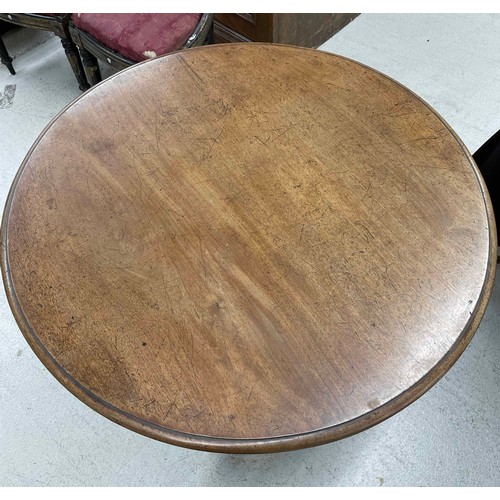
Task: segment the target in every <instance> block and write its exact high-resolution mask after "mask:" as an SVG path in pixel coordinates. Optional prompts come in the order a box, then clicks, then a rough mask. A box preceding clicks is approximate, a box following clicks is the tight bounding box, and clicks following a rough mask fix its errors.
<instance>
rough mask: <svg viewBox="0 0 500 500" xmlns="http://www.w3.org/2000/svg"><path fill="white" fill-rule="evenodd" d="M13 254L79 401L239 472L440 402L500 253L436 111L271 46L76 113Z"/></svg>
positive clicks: (216, 48) (52, 131) (9, 237)
mask: <svg viewBox="0 0 500 500" xmlns="http://www.w3.org/2000/svg"><path fill="white" fill-rule="evenodd" d="M89 123H92V124H93V126H92V127H89ZM75 138H77V139H75ZM1 243H2V244H1V250H2V253H1V264H2V273H3V279H4V283H5V287H6V292H7V296H8V299H9V302H10V305H11V308H12V311H13V313H14V315H15V318H16V320H17V322H18V324H19V327H20V328H21V330H22V332H23V334H24V335H25V337H26V339H27V341H28V342H29V344H30V346H31V347H32V349H33V350H34V352H35V353H36V354H37V355H38V356H39V358H40V359H41V361H42V362H43V363H44V364H45V366H46V367H47V368H48V369H49V370H50V371H51V372H52V374H53V375H54V376H55V377H56V378H57V379H58V380H59V381H60V382H61V383H62V384H63V385H64V386H65V387H67V388H68V389H69V390H70V391H71V392H72V393H73V394H75V395H76V396H77V397H78V398H80V399H81V400H82V401H84V402H85V403H86V404H88V405H89V406H91V407H92V408H94V409H95V410H97V411H98V412H100V413H102V414H103V415H105V416H106V417H108V418H110V419H111V420H113V421H114V422H117V423H119V424H121V425H124V426H126V427H128V428H130V429H132V430H135V431H137V432H140V433H142V434H145V435H147V436H150V437H152V438H155V439H159V440H162V441H166V442H169V443H173V444H177V445H180V446H186V447H190V448H198V449H203V450H212V451H222V452H235V453H244V452H271V451H281V450H292V449H297V448H302V447H307V446H314V445H319V444H322V443H326V442H329V441H332V440H335V439H340V438H344V437H346V436H349V435H351V434H353V433H356V432H359V431H362V430H364V429H366V428H368V427H370V426H373V425H374V424H376V423H378V422H380V421H382V420H384V419H386V418H388V417H390V416H391V415H393V414H394V413H396V412H398V411H399V410H401V409H402V408H404V407H405V406H407V405H408V404H410V403H411V402H412V401H414V400H415V399H417V398H418V397H419V396H421V395H422V394H423V393H424V392H426V391H427V390H428V389H429V388H430V387H431V386H432V385H433V384H435V383H436V382H437V381H438V380H439V379H440V377H442V376H443V375H444V373H445V372H446V371H447V370H448V369H449V368H450V367H451V366H452V364H453V363H454V362H455V361H456V360H457V358H458V357H459V356H460V354H461V353H462V352H463V350H464V349H465V347H466V346H467V344H468V343H469V341H470V340H471V338H472V336H473V335H474V332H475V331H476V329H477V327H478V325H479V322H480V321H481V318H482V316H483V313H484V311H485V308H486V305H487V303H488V300H489V297H490V295H491V290H492V283H493V279H494V274H495V264H496V249H497V247H496V231H495V223H494V218H493V211H492V207H491V203H490V200H489V198H488V196H487V194H486V191H485V186H484V184H483V181H482V178H481V176H480V175H479V174H478V170H477V167H476V165H475V164H474V162H473V160H472V158H471V156H470V154H469V153H468V152H467V150H466V149H465V147H464V145H463V143H462V142H461V141H460V139H459V138H458V137H457V136H456V134H455V133H454V132H453V131H452V130H451V129H450V128H449V126H448V125H446V123H445V122H444V121H443V120H442V119H441V118H440V117H439V116H438V115H437V114H436V113H435V111H433V110H432V109H431V108H430V107H429V106H428V105H427V104H426V103H424V102H423V101H422V100H421V99H419V98H418V97H417V96H416V95H414V94H413V93H411V92H410V91H409V90H407V89H406V88H404V87H403V86H401V85H399V84H398V83H397V82H395V81H393V80H391V79H389V78H387V77H386V76H384V75H381V74H380V73H378V72H376V71H374V70H372V69H370V68H367V67H366V66H363V65H361V64H358V63H356V62H353V61H350V60H347V59H344V58H342V57H339V56H335V55H332V54H327V53H322V52H320V51H316V50H307V49H302V48H296V47H290V46H283V45H268V44H225V45H213V46H208V47H199V48H195V49H191V50H189V51H182V52H178V53H175V54H172V55H170V56H166V57H161V58H158V59H154V60H151V61H148V62H145V63H142V64H138V65H135V66H133V67H131V68H129V69H128V70H126V71H123V72H121V73H118V74H117V75H114V76H113V77H111V78H109V79H108V80H107V81H106V82H104V83H103V84H101V85H99V86H97V87H95V88H94V89H93V90H91V91H90V92H88V93H86V94H85V96H83V97H82V98H79V99H77V100H75V101H73V102H72V103H71V104H70V105H69V106H68V107H67V108H66V109H65V110H64V111H62V112H61V113H60V114H59V116H57V117H56V118H55V119H54V120H53V121H52V123H51V124H50V125H49V126H48V127H47V128H46V130H45V131H44V132H43V133H42V134H41V136H40V137H39V139H38V140H37V142H36V143H35V145H34V146H33V148H32V149H31V151H30V152H29V153H28V155H27V157H26V159H25V160H24V162H23V164H22V166H21V168H20V170H19V173H18V174H17V176H16V178H15V181H14V185H13V187H12V189H11V191H10V194H9V198H8V201H7V205H6V208H5V213H4V218H3V224H2V239H1ZM423 431H424V430H423Z"/></svg>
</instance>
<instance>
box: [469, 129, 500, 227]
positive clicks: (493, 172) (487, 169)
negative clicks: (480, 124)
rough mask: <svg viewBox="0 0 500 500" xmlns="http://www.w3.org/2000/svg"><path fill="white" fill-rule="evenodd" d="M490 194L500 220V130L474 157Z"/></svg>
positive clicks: (497, 218) (496, 218)
mask: <svg viewBox="0 0 500 500" xmlns="http://www.w3.org/2000/svg"><path fill="white" fill-rule="evenodd" d="M472 157H473V158H474V161H475V162H476V164H477V166H478V167H479V170H480V171H481V174H482V176H483V178H484V182H485V183H486V187H487V188H488V191H489V193H490V198H491V204H492V205H493V212H494V213H495V220H496V221H498V220H500V130H499V131H498V132H497V133H496V134H495V135H493V136H491V137H490V138H489V139H488V140H487V141H486V142H485V143H484V144H483V145H482V146H481V147H480V148H479V149H478V150H477V151H476V152H475V153H474V154H473V155H472Z"/></svg>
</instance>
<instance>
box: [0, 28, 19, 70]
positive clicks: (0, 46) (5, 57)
mask: <svg viewBox="0 0 500 500" xmlns="http://www.w3.org/2000/svg"><path fill="white" fill-rule="evenodd" d="M0 58H1V60H2V64H5V66H7V68H8V69H9V71H10V74H11V75H15V74H16V72H15V71H14V66H12V57H10V56H9V53H8V52H7V49H6V48H5V45H4V43H3V40H2V37H1V36H0Z"/></svg>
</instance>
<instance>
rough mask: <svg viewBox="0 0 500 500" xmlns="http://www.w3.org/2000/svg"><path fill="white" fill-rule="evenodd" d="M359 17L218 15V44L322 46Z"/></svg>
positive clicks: (351, 15)
mask: <svg viewBox="0 0 500 500" xmlns="http://www.w3.org/2000/svg"><path fill="white" fill-rule="evenodd" d="M358 15H359V14H345V13H342V14H215V21H214V37H215V43H225V42H274V43H287V44H290V45H300V46H301V47H314V48H316V47H318V46H319V45H321V44H322V43H324V42H325V41H326V40H328V39H329V38H330V37H331V36H332V35H333V34H335V33H337V31H339V30H341V29H342V28H343V27H344V26H346V25H347V24H349V23H350V22H351V21H352V20H353V19H354V18H355V17H357V16H358Z"/></svg>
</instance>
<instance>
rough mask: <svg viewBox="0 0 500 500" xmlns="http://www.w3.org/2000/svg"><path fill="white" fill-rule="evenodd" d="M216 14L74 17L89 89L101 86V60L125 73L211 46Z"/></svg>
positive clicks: (71, 27)
mask: <svg viewBox="0 0 500 500" xmlns="http://www.w3.org/2000/svg"><path fill="white" fill-rule="evenodd" d="M213 17H214V15H213V14H73V15H72V16H71V21H70V23H69V31H70V34H71V38H72V40H73V41H74V42H75V44H76V45H77V46H78V48H79V50H80V56H81V59H82V62H83V65H84V67H85V71H86V73H87V79H88V81H89V83H90V85H95V84H96V83H98V82H100V81H101V79H102V77H101V72H100V69H99V63H98V60H101V61H106V62H107V63H108V64H110V65H111V66H113V67H115V68H118V69H124V68H127V67H128V66H131V65H133V64H136V63H137V62H140V61H144V60H147V59H149V58H154V57H157V56H160V55H163V54H167V53H170V52H174V51H176V50H181V49H187V48H190V47H195V46H198V45H204V44H206V43H211V41H212V34H213Z"/></svg>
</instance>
